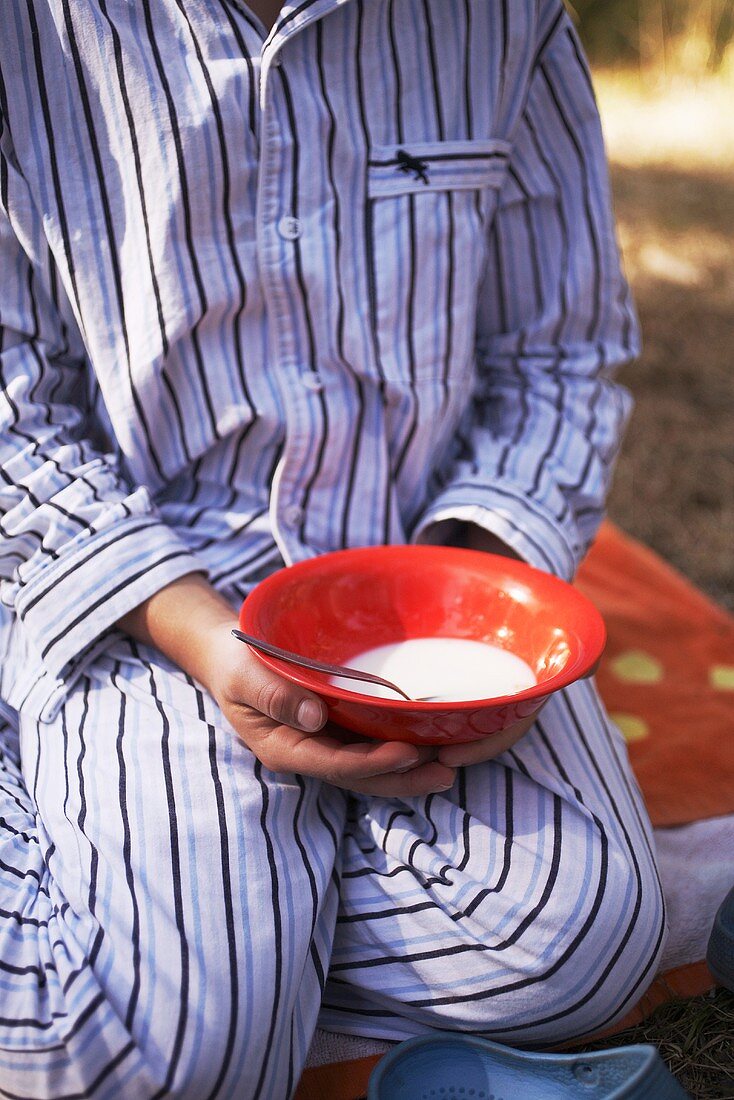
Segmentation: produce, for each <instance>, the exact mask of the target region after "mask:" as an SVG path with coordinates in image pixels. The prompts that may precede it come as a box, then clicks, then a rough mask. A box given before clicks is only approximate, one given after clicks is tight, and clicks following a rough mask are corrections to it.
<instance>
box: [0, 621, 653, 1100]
mask: <svg viewBox="0 0 734 1100" xmlns="http://www.w3.org/2000/svg"><path fill="white" fill-rule="evenodd" d="M18 727H19V728H17V729H16V728H15V726H14V725H8V726H7V727H6V728H4V729H3V731H2V738H1V740H0V745H1V746H2V759H1V761H0V844H1V846H2V847H1V851H0V911H1V915H2V920H1V921H0V989H1V990H2V993H1V1002H0V1003H1V1007H0V1096H3V1097H24V1098H25V1097H37V1098H44V1100H63V1098H70V1097H94V1098H95V1100H102V1098H105V1100H106V1098H110V1100H112V1098H113V1097H114V1098H116V1100H117V1098H120V1097H123V1098H125V1100H128V1098H130V1100H138V1098H140V1100H143V1098H146V1100H147V1098H151V1097H159V1096H164V1095H166V1094H168V1095H172V1096H180V1097H186V1098H188V1100H205V1098H208V1097H211V1098H213V1097H218V1098H225V1097H233V1098H237V1100H249V1098H254V1097H261V1098H264V1100H284V1098H285V1097H287V1096H289V1095H290V1093H291V1092H292V1090H293V1089H294V1087H295V1084H296V1083H297V1080H298V1076H299V1073H300V1070H301V1068H302V1066H303V1063H304V1060H305V1058H306V1055H307V1052H308V1048H309V1042H310V1039H311V1035H312V1032H313V1029H314V1027H315V1026H316V1024H317V1022H319V1023H320V1024H321V1025H322V1026H324V1027H326V1028H330V1029H332V1030H337V1031H343V1032H351V1033H354V1034H360V1035H366V1036H375V1037H380V1038H386V1039H402V1038H406V1037H409V1036H412V1035H416V1034H420V1033H422V1032H426V1031H428V1030H429V1029H431V1028H442V1029H455V1030H459V1031H468V1032H472V1033H475V1034H481V1035H486V1036H488V1037H491V1038H496V1039H497V1040H499V1041H500V1042H508V1043H512V1044H518V1045H527V1046H535V1047H542V1046H543V1045H546V1044H553V1043H557V1042H559V1041H561V1040H563V1039H566V1038H568V1037H571V1036H580V1035H583V1034H584V1033H588V1032H589V1031H591V1030H593V1029H597V1028H599V1027H603V1026H604V1025H606V1024H609V1023H610V1022H612V1021H613V1020H615V1019H616V1018H618V1017H619V1015H620V1014H621V1013H622V1012H624V1011H625V1009H626V1008H628V1007H629V1006H630V1005H631V1004H632V1003H633V1002H634V1001H635V1000H636V999H637V998H638V997H639V995H640V994H641V993H642V992H643V990H644V988H645V986H646V984H647V983H648V982H649V981H651V979H652V977H653V975H654V972H655V968H656V961H657V959H658V958H659V955H660V951H661V947H662V940H663V924H664V919H663V903H662V897H661V892H660V886H659V882H658V879H657V874H656V870H655V866H654V861H653V856H652V852H651V834H650V827H649V823H648V821H647V819H646V816H645V813H644V810H643V808H642V805H641V800H640V795H639V792H638V790H637V787H636V784H635V782H634V779H633V778H632V776H631V774H630V770H629V766H628V763H627V760H626V753H625V749H624V746H623V743H622V742H621V739H620V737H619V735H618V733H617V731H616V730H615V729H614V728H613V727H611V726H610V724H609V722H608V720H607V719H606V717H605V714H604V712H603V710H602V708H601V706H600V704H599V701H598V698H597V695H596V693H595V689H594V687H593V685H592V684H591V683H590V682H588V681H586V682H582V683H579V684H577V685H575V686H574V687H573V688H572V689H570V690H568V691H566V692H565V693H563V694H560V695H558V696H557V697H555V698H553V699H552V700H551V701H550V702H549V703H548V704H547V706H546V708H545V709H544V710H543V712H542V715H541V720H540V721H539V722H538V724H537V725H536V727H535V728H534V729H533V730H532V731H531V732H530V733H529V734H528V735H527V736H526V737H525V738H524V739H523V740H522V741H521V742H520V743H519V744H518V745H516V747H515V748H514V749H513V750H512V751H511V752H508V753H506V754H504V755H503V756H502V757H500V758H499V759H498V760H496V761H493V762H491V763H488V764H484V765H477V766H474V767H472V768H469V769H466V770H464V771H460V772H459V773H458V777H457V780H456V783H455V785H454V787H453V789H452V790H450V791H448V792H446V793H445V794H441V795H431V796H429V797H427V798H421V799H410V800H405V801H402V800H397V799H372V798H368V797H362V796H347V795H346V794H345V792H343V791H341V790H337V789H335V788H333V787H330V786H327V785H324V784H320V783H318V782H315V781H312V780H310V779H304V778H302V777H299V776H290V775H275V774H272V773H268V772H267V771H266V769H264V768H263V767H262V766H261V765H260V763H259V762H258V761H257V760H255V759H254V758H253V757H252V755H251V754H250V753H249V751H248V750H247V749H246V748H245V747H244V746H243V745H242V744H241V743H240V742H239V741H238V740H237V739H236V738H235V737H234V736H233V735H232V732H231V730H230V729H229V728H228V727H227V726H226V723H225V722H224V721H223V719H222V717H221V715H220V714H219V713H218V711H217V709H216V707H215V705H214V703H213V702H212V700H211V699H210V698H209V697H207V696H206V695H204V694H203V693H202V692H201V690H200V689H199V688H198V686H197V685H196V684H194V683H193V682H192V681H191V680H190V679H188V678H187V677H186V676H185V675H184V674H183V673H181V672H180V671H178V670H177V669H175V668H174V667H173V666H171V665H169V664H167V663H166V661H165V660H164V659H163V658H162V657H161V656H160V655H159V654H156V653H154V652H153V651H152V650H147V649H145V648H144V647H141V646H137V645H136V644H135V643H133V642H131V641H129V640H126V639H125V640H123V639H120V638H118V639H116V640H114V641H112V642H111V644H110V646H109V648H108V649H107V650H106V651H105V653H104V654H103V656H101V657H99V658H97V659H96V660H95V662H94V663H93V665H92V666H91V667H90V668H89V669H88V670H87V671H86V673H85V675H84V676H83V677H82V678H81V679H80V680H79V681H78V682H77V683H76V685H75V686H74V687H73V689H72V690H71V691H70V694H69V696H68V699H67V702H66V704H65V706H64V707H63V709H62V710H61V711H60V713H59V715H58V717H57V718H56V719H55V720H54V721H53V722H51V723H44V724H39V723H38V722H36V721H35V720H31V719H30V718H28V717H25V716H22V717H21V718H20V720H19V722H18Z"/></svg>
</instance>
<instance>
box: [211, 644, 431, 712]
mask: <svg viewBox="0 0 734 1100" xmlns="http://www.w3.org/2000/svg"><path fill="white" fill-rule="evenodd" d="M232 633H233V634H234V636H235V638H239V640H240V641H241V642H246V643H247V645H250V646H252V648H253V649H259V650H262V652H263V653H267V654H269V656H271V657H278V658H279V659H280V660H281V661H288V662H289V664H292V665H301V666H302V667H303V668H311V669H313V670H314V672H326V673H328V675H329V676H346V677H347V678H348V679H350V680H363V681H364V682H365V683H366V684H379V685H380V686H381V687H386V688H389V689H390V690H391V691H395V692H397V694H398V695H402V697H403V699H405V700H406V701H407V702H408V703H418V702H427V701H428V700H429V699H432V698H434V697H433V696H425V697H424V698H422V699H411V697H410V696H409V695H406V693H405V692H404V691H403V689H402V688H399V687H398V685H397V684H393V683H392V682H391V681H390V680H383V678H382V677H381V676H374V675H373V674H372V673H371V672H362V671H360V669H358V668H349V667H348V666H347V665H328V664H327V663H326V662H325V661H314V660H313V659H312V658H311V657H303V656H302V655H301V654H300V653H291V651H290V650H289V649H281V648H280V646H277V645H272V644H271V643H270V642H263V641H262V640H261V639H260V638H253V637H252V635H250V634H245V633H243V631H241V630H233V631H232Z"/></svg>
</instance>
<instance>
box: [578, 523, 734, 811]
mask: <svg viewBox="0 0 734 1100" xmlns="http://www.w3.org/2000/svg"><path fill="white" fill-rule="evenodd" d="M576 583H577V585H578V587H579V588H580V589H581V590H582V591H583V592H584V593H585V594H586V595H587V596H588V597H589V598H590V599H591V600H593V601H594V603H595V604H596V605H597V607H598V608H599V610H600V611H601V612H602V614H603V616H604V619H605V621H606V624H607V631H608V635H609V639H608V643H607V648H606V652H605V654H604V657H603V658H602V663H601V666H600V668H599V673H598V677H597V681H598V684H599V690H600V691H601V694H602V698H603V699H604V702H605V704H606V706H607V709H608V710H609V711H610V713H611V714H612V716H613V717H614V719H615V720H616V721H617V723H618V724H619V725H620V726H621V728H622V731H623V733H624V734H625V736H626V737H627V740H628V743H629V753H630V759H631V762H632V767H633V769H634V771H635V774H636V776H637V779H638V781H639V783H640V786H641V787H642V791H643V794H644V795H645V801H646V803H647V808H648V811H649V813H650V817H651V818H652V823H653V825H683V824H687V823H688V822H691V821H699V820H701V819H703V818H707V817H718V816H719V815H723V814H730V813H734V618H732V616H730V615H728V614H727V613H726V612H725V611H723V610H722V609H721V608H719V607H717V606H716V605H715V604H713V603H711V601H710V600H708V599H707V598H706V597H705V596H704V595H703V594H702V593H701V592H699V591H698V590H697V589H696V588H694V587H693V586H692V585H691V584H690V583H689V582H688V581H686V580H685V579H684V578H683V577H681V576H680V574H678V573H676V572H675V571H674V570H673V569H671V568H670V566H668V565H666V564H665V562H663V561H661V559H660V558H659V557H658V556H657V555H656V554H654V553H652V551H650V550H648V549H647V548H646V547H644V546H642V545H641V544H640V543H638V542H635V541H634V540H633V539H631V538H629V537H628V536H627V535H623V534H622V532H621V531H619V530H617V528H615V527H614V526H613V525H612V524H610V523H606V524H604V526H603V527H602V529H601V531H600V534H599V537H598V539H597V541H596V543H595V544H594V547H593V548H592V550H591V552H590V554H589V555H588V557H587V559H586V561H585V562H584V564H583V566H582V567H581V569H580V571H579V574H578V578H577V582H576Z"/></svg>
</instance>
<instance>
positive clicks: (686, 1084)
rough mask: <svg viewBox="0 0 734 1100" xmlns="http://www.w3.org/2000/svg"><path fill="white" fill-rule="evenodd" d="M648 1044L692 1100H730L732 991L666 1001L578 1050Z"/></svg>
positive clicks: (733, 1085)
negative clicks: (634, 1023) (634, 1024)
mask: <svg viewBox="0 0 734 1100" xmlns="http://www.w3.org/2000/svg"><path fill="white" fill-rule="evenodd" d="M629 1043H652V1044H653V1045H654V1046H656V1047H657V1048H658V1050H659V1051H660V1055H661V1057H662V1058H663V1060H664V1061H665V1063H666V1065H667V1066H668V1069H669V1070H670V1071H671V1073H672V1074H673V1075H674V1076H675V1077H676V1079H677V1080H678V1081H679V1083H680V1084H681V1085H682V1086H683V1088H684V1089H686V1091H687V1092H689V1093H690V1094H691V1096H692V1097H694V1100H734V993H730V992H729V991H728V990H726V989H717V990H715V991H714V992H713V993H709V994H707V995H706V996H705V997H692V998H690V999H687V1000H676V1001H670V1002H669V1003H668V1004H665V1005H662V1006H661V1007H660V1008H658V1009H657V1011H656V1012H654V1013H653V1014H652V1016H650V1017H649V1019H647V1020H646V1021H645V1022H644V1023H642V1024H639V1025H638V1026H637V1027H634V1028H629V1029H628V1030H627V1031H623V1032H620V1033H619V1035H615V1036H614V1038H613V1039H604V1040H602V1041H600V1042H599V1043H592V1044H590V1045H588V1046H586V1047H584V1048H583V1049H585V1050H598V1049H603V1048H605V1047H611V1046H623V1045H627V1044H629Z"/></svg>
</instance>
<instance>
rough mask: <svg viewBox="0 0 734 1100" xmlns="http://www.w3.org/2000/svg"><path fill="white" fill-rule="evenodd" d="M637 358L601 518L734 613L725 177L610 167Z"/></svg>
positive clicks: (730, 286)
mask: <svg viewBox="0 0 734 1100" xmlns="http://www.w3.org/2000/svg"><path fill="white" fill-rule="evenodd" d="M612 185H613V189H614V197H615V206H616V211H617V219H618V223H619V232H620V241H621V244H622V249H623V252H624V257H625V264H626V267H627V274H628V277H629V279H630V282H631V284H632V287H633V290H634V293H635V298H636V301H637V307H638V311H639V314H640V320H641V322H642V329H643V340H644V350H643V354H642V357H641V359H640V360H639V361H638V362H637V363H635V364H633V365H632V366H630V367H628V368H626V369H625V370H623V371H622V373H621V375H620V380H621V381H622V382H624V384H625V385H626V386H628V388H629V389H630V390H631V391H632V392H633V394H634V396H635V399H636V408H635V412H634V414H633V418H632V421H631V423H630V427H629V430H628V433H627V436H626V439H625V442H624V446H623V449H622V454H621V456H620V460H619V464H618V467H617V475H616V478H615V483H614V487H613V490H612V494H611V497H610V502H609V512H610V517H611V518H612V519H613V520H614V521H615V522H616V523H618V524H619V525H620V527H622V528H623V529H624V530H626V531H628V532H629V533H630V534H632V535H634V536H635V537H636V538H639V539H640V540H641V541H643V542H644V543H646V544H647V545H648V546H651V547H652V548H653V549H655V550H656V551H657V552H658V553H659V554H660V555H661V556H662V557H664V558H665V559H666V560H667V561H669V562H670V563H671V564H672V565H674V566H675V567H676V568H678V569H679V570H680V571H681V572H682V573H684V574H685V575H686V576H687V577H689V578H690V579H691V580H692V581H693V582H694V583H696V584H697V585H698V586H699V587H700V588H702V589H703V590H704V591H705V592H707V593H708V594H709V595H710V596H711V597H712V598H713V599H715V600H716V601H718V602H719V603H721V604H723V605H724V606H726V607H728V608H729V609H730V610H734V551H733V549H732V548H733V547H734V371H733V370H732V358H733V357H734V250H733V249H732V240H734V179H733V178H732V174H731V173H724V172H723V171H722V172H718V171H708V170H706V171H702V170H697V169H691V170H690V171H686V170H684V169H681V168H677V167H676V168H672V167H671V168H667V167H659V166H655V167H635V168H627V167H621V166H613V167H612Z"/></svg>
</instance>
